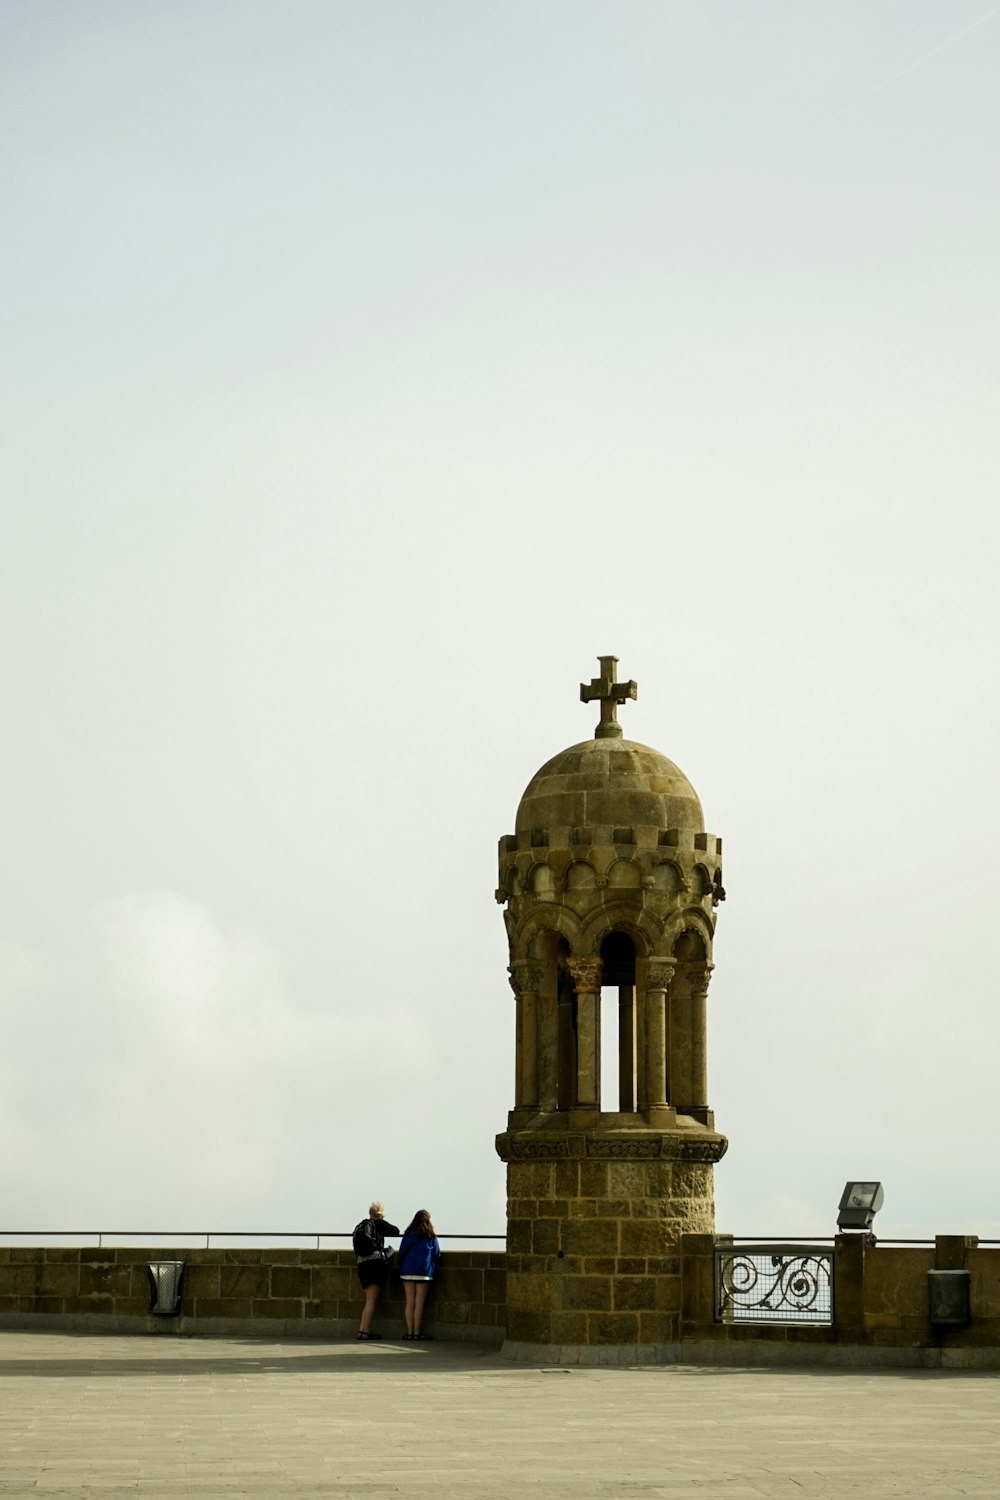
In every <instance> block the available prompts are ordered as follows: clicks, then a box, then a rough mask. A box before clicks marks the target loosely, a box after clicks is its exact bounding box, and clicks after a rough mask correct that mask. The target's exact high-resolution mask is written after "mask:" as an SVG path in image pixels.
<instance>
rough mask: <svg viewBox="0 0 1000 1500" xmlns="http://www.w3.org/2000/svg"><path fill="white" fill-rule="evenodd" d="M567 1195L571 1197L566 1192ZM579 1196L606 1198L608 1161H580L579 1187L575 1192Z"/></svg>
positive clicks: (607, 1194)
mask: <svg viewBox="0 0 1000 1500" xmlns="http://www.w3.org/2000/svg"><path fill="white" fill-rule="evenodd" d="M566 1196H567V1197H573V1196H574V1195H573V1194H572V1193H567V1195H566ZM576 1196H578V1197H580V1198H607V1197H608V1196H609V1193H608V1163H607V1162H606V1161H582V1162H581V1163H580V1187H579V1191H578V1193H577V1195H576Z"/></svg>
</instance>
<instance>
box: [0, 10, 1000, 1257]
mask: <svg viewBox="0 0 1000 1500" xmlns="http://www.w3.org/2000/svg"><path fill="white" fill-rule="evenodd" d="M998 65H1000V6H994V7H993V8H992V9H991V8H990V7H989V6H988V5H986V4H985V3H983V0H853V3H852V0H836V3H833V0H830V3H820V0H816V3H802V0H729V3H725V4H723V3H713V0H657V3H652V0H615V3H604V0H582V3H581V0H542V3H539V0H531V3H519V0H504V3H502V4H501V3H497V4H469V3H467V0H454V3H453V0H426V3H414V0H376V3H370V4H348V3H339V0H280V3H278V0H208V3H205V0H190V3H188V0H171V3H170V4H156V3H152V0H148V3H147V0H82V3H69V0H0V174H2V201H3V205H4V212H3V219H4V227H3V234H2V239H0V261H2V277H0V319H2V326H0V348H2V354H0V362H2V382H3V384H2V401H3V414H4V429H5V436H4V440H3V444H2V450H0V505H2V548H0V621H2V651H3V659H2V684H0V691H2V704H3V710H4V719H5V725H6V730H5V736H4V740H5V749H4V757H3V760H4V772H3V783H2V804H0V848H2V851H3V858H2V869H0V880H2V890H0V1036H2V1047H0V1138H2V1149H0V1220H2V1221H3V1223H0V1228H3V1229H6V1230H14V1229H25V1230H28V1231H41V1230H56V1229H70V1230H82V1229H99V1228H105V1229H117V1228H122V1229H152V1230H157V1229H198V1228H202V1229H224V1228H231V1229H249V1230H263V1229H271V1230H299V1229H305V1230H314V1231H315V1230H319V1229H330V1230H337V1229H344V1228H350V1226H351V1225H352V1224H353V1223H354V1222H355V1220H356V1219H357V1218H358V1217H359V1216H360V1214H361V1213H362V1212H363V1210H364V1209H365V1207H366V1205H367V1203H368V1201H369V1198H370V1197H371V1196H372V1195H373V1194H376V1195H378V1196H380V1197H382V1198H383V1199H384V1200H385V1202H386V1205H387V1209H388V1212H389V1215H390V1217H395V1218H396V1220H397V1222H398V1221H399V1220H400V1219H402V1220H404V1221H405V1220H407V1219H408V1218H409V1217H410V1215H411V1214H412V1213H413V1211H414V1210H415V1209H416V1208H417V1207H418V1206H426V1207H428V1208H430V1209H431V1210H432V1212H433V1213H434V1215H435V1218H436V1220H437V1222H438V1226H439V1228H440V1229H442V1230H446V1231H449V1232H457V1231H466V1232H473V1231H477V1232H482V1233H486V1232H502V1230H503V1228H504V1179H503V1167H502V1165H501V1163H500V1162H499V1161H498V1159H497V1157H496V1155H495V1151H494V1146H493V1137H494V1134H495V1133H496V1132H497V1131H498V1130H500V1129H502V1128H503V1127H504V1123H505V1119H506V1112H507V1110H508V1108H509V1107H510V1106H511V1104H512V1102H513V1099H512V1090H513V1085H512V1074H513V1045H514V1005H513V997H512V994H511V991H510V989H509V987H508V984H507V978H506V972H505V966H506V962H507V954H506V943H505V937H504V930H503V922H502V917H501V912H500V909H499V908H498V907H497V906H496V904H495V902H494V899H493V891H494V887H495V885H496V880H497V877H496V844H497V839H498V837H499V836H500V835H501V834H504V833H507V832H509V831H511V830H512V829H513V826H514V815H515V810H516V807H517V803H518V799H519V797H520V795H521V792H522V791H523V789H524V786H525V785H526V783H527V782H528V780H529V779H530V777H531V776H532V774H533V773H534V771H535V770H536V769H537V767H538V766H539V765H540V764H541V763H542V762H543V761H545V760H547V759H548V758H549V757H550V756H551V755H552V754H554V753H555V752H556V751H558V750H559V749H561V748H563V747H564V746H566V745H569V744H573V743H575V742H577V741H580V740H582V739H585V738H587V737H589V736H590V734H591V733H592V732H593V725H594V722H595V720H596V713H595V710H594V709H593V708H592V707H590V706H587V707H584V706H583V705H582V704H580V703H579V701H578V684H579V682H580V681H581V679H589V678H590V677H591V676H592V675H594V674H595V673H596V671H597V663H596V657H597V655H598V654H599V653H608V652H614V653H616V654H617V655H618V656H619V657H620V659H621V666H620V672H621V674H623V675H624V676H625V677H633V678H636V679H637V680H638V683H639V698H638V702H637V703H635V704H628V705H626V706H625V708H624V709H623V710H622V720H623V723H624V724H625V732H626V734H627V735H629V736H630V737H632V738H634V739H636V740H639V741H641V742H643V743H647V744H650V745H653V746H656V747H657V748H658V749H660V750H662V751H663V752H665V753H666V754H667V755H669V756H670V757H671V758H672V759H674V760H675V761H677V763H678V764H679V765H680V766H681V767H682V769H683V770H684V772H685V773H686V774H687V775H688V776H689V777H690V779H691V780H692V782H693V783H694V785H695V787H696V788H697V789H698V791H699V793H700V796H701V799H702V803H703V805H704V808H705V816H706V822H707V827H708V829H709V830H710V831H712V832H713V833H717V834H720V835H722V836H723V838H724V841H725V850H726V871H725V874H726V886H727V889H728V892H729V899H728V901H727V902H726V904H725V906H723V907H722V908H721V909H720V922H719V929H718V933H717V938H716V949H715V960H716V970H715V976H714V979H713V983H712V988H711V991H710V995H709V1010H710V1027H711V1031H710V1053H709V1076H710V1084H711V1096H712V1103H713V1105H714V1107H715V1109H716V1119H717V1123H718V1126H719V1128H720V1129H722V1130H723V1131H724V1132H726V1133H727V1134H728V1136H729V1138H730V1149H729V1154H728V1156H727V1157H726V1158H725V1160H724V1161H723V1162H722V1164H721V1165H720V1167H719V1168H718V1169H717V1172H716V1187H717V1200H718V1227H719V1229H720V1230H725V1231H731V1232H735V1233H751V1232H754V1233H760V1234H764V1233H774V1234H793V1233H832V1232H833V1227H834V1219H835V1211H836V1205H837V1201H838V1199H839V1195H840V1192H841V1189H842V1186H843V1183H844V1181H845V1180H846V1179H847V1178H849V1177H852V1176H859V1177H866V1176H871V1177H878V1178H881V1180H882V1181H883V1182H884V1184H885V1195H886V1199H885V1208H884V1210H883V1212H882V1215H881V1216H880V1219H879V1225H878V1227H879V1228H880V1229H881V1230H882V1232H883V1233H896V1234H913V1235H920V1234H932V1233H934V1232H936V1231H937V1232H942V1231H947V1230H967V1231H978V1232H979V1233H980V1234H982V1235H993V1236H1000V1169H998V1166H997V1155H996V1123H995V1107H996V1101H997V1078H998V1066H1000V1065H998V1055H1000V1019H998V1009H997V997H998V988H1000V940H998V935H997V917H996V912H997V907H998V901H1000V877H998V869H1000V784H998V776H997V757H998V733H997V730H998V709H997V692H996V669H995V660H994V658H995V654H996V647H997V641H998V606H997V587H996V575H997V560H998V552H997V531H998V525H1000V522H998V510H997V484H996V470H997V448H998V438H997V432H998V394H1000V364H998V357H997V350H998V332H1000V327H998V325H1000V314H998V300H997V286H998V252H1000V207H998V191H997V188H998V180H997V159H998V134H1000V91H998V89H997V84H996V80H997V74H998Z"/></svg>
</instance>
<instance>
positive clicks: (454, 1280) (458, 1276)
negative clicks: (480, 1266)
mask: <svg viewBox="0 0 1000 1500" xmlns="http://www.w3.org/2000/svg"><path fill="white" fill-rule="evenodd" d="M434 1295H440V1296H441V1297H442V1298H445V1297H447V1299H448V1300H449V1302H481V1301H482V1299H483V1276H482V1272H481V1271H453V1270H452V1269H451V1267H450V1266H448V1267H444V1268H442V1271H441V1276H440V1278H439V1281H438V1284H437V1286H436V1287H435V1293H434Z"/></svg>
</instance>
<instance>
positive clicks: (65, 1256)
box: [44, 1245, 80, 1266]
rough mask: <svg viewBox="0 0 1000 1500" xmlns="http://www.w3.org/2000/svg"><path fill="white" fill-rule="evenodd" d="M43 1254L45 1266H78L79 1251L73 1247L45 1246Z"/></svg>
mask: <svg viewBox="0 0 1000 1500" xmlns="http://www.w3.org/2000/svg"><path fill="white" fill-rule="evenodd" d="M44 1254H45V1264H46V1265H47V1266H77V1265H79V1264H80V1251H79V1249H78V1248H76V1247H75V1246H64V1245H47V1246H46V1247H45V1252H44Z"/></svg>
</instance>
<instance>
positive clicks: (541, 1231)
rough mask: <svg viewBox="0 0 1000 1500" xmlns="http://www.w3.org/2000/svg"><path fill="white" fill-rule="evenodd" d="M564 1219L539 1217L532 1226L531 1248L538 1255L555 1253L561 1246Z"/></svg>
mask: <svg viewBox="0 0 1000 1500" xmlns="http://www.w3.org/2000/svg"><path fill="white" fill-rule="evenodd" d="M562 1227H563V1220H562V1219H538V1220H536V1222H535V1224H534V1225H533V1226H532V1234H531V1248H532V1250H533V1251H534V1252H535V1254H536V1255H555V1253H556V1251H557V1250H558V1249H559V1248H560V1245H561V1239H560V1235H561V1232H562Z"/></svg>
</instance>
